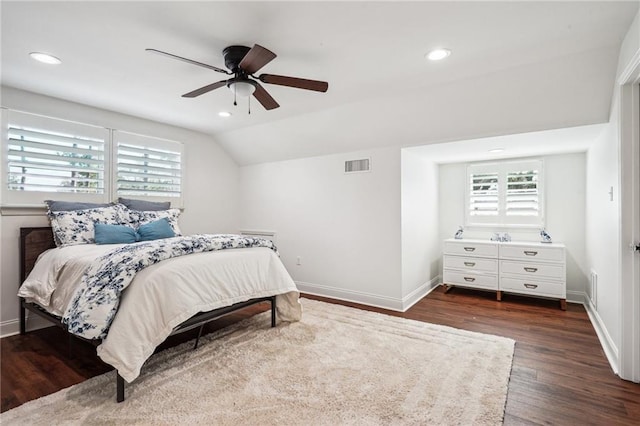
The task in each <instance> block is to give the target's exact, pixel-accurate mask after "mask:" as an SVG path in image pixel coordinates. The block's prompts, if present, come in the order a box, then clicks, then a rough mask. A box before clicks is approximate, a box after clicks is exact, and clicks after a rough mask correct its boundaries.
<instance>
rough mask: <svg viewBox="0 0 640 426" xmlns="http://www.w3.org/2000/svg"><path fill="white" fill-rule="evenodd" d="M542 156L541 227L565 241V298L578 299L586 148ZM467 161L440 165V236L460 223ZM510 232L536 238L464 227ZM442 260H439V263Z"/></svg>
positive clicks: (486, 234)
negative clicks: (542, 194) (542, 202)
mask: <svg viewBox="0 0 640 426" xmlns="http://www.w3.org/2000/svg"><path fill="white" fill-rule="evenodd" d="M539 158H542V159H543V160H544V170H545V192H546V199H545V211H546V228H547V231H548V232H549V234H550V235H551V236H552V238H553V240H554V241H556V242H562V243H564V244H565V245H566V248H567V251H566V254H567V298H568V299H569V300H573V301H579V302H582V300H583V299H582V298H583V294H584V291H585V288H586V287H585V286H586V283H587V276H588V271H587V269H588V268H587V265H588V263H587V260H586V254H585V249H584V247H585V173H586V172H585V167H586V163H585V154H584V153H574V154H562V155H550V156H542V157H539ZM466 176H467V175H466V163H453V164H442V165H440V195H439V198H438V200H439V206H440V210H439V217H440V219H439V221H440V240H441V241H442V240H444V239H446V238H451V237H453V235H454V234H455V232H456V230H457V229H458V226H459V225H464V197H465V184H466ZM494 232H500V233H503V232H509V234H510V235H511V236H512V238H513V239H514V240H522V241H539V233H538V232H539V230H537V229H535V230H523V229H517V228H504V227H503V228H496V229H491V228H471V227H465V231H464V236H465V237H468V238H484V239H489V238H490V237H491V235H492V234H493V233H494ZM441 267H442V265H441V264H440V268H441Z"/></svg>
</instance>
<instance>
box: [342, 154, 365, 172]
mask: <svg viewBox="0 0 640 426" xmlns="http://www.w3.org/2000/svg"><path fill="white" fill-rule="evenodd" d="M370 171H371V159H370V158H363V159H361V160H348V161H345V162H344V172H345V173H362V172H370Z"/></svg>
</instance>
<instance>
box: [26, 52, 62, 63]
mask: <svg viewBox="0 0 640 426" xmlns="http://www.w3.org/2000/svg"><path fill="white" fill-rule="evenodd" d="M29 56H31V58H33V59H35V60H36V61H38V62H42V63H43V64H49V65H59V64H61V63H62V61H61V60H60V59H58V58H56V57H55V56H53V55H49V54H48V53H42V52H31V53H29Z"/></svg>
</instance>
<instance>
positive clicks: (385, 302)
mask: <svg viewBox="0 0 640 426" xmlns="http://www.w3.org/2000/svg"><path fill="white" fill-rule="evenodd" d="M295 283H296V286H297V287H298V290H300V292H301V293H308V294H312V295H314V296H322V297H329V298H331V299H338V300H342V301H345V302H353V303H359V304H361V305H367V306H374V307H376V308H383V309H389V310H391V311H398V312H403V310H402V307H403V301H402V300H401V299H396V298H393V297H387V296H379V295H377V294H371V293H365V292H361V291H354V290H345V289H342V288H337V287H331V286H327V285H322V284H313V283H307V282H303V281H296V282H295Z"/></svg>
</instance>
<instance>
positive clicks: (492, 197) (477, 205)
mask: <svg viewBox="0 0 640 426" xmlns="http://www.w3.org/2000/svg"><path fill="white" fill-rule="evenodd" d="M469 185H470V192H469V214H470V215H471V216H496V215H497V214H498V208H499V192H498V173H471V174H470V179H469Z"/></svg>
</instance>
